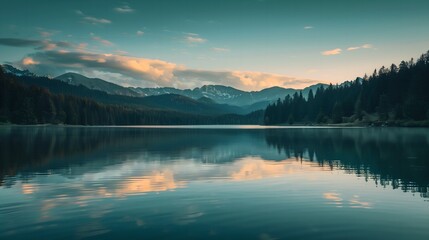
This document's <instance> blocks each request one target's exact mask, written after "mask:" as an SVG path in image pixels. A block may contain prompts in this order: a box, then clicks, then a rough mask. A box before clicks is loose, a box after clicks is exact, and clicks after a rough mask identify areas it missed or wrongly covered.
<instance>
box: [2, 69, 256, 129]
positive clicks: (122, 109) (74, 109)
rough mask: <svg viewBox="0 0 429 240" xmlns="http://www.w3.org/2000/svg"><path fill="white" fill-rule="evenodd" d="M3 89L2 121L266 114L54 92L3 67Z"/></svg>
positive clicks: (235, 118)
mask: <svg viewBox="0 0 429 240" xmlns="http://www.w3.org/2000/svg"><path fill="white" fill-rule="evenodd" d="M59 83H60V82H59ZM58 86H60V85H58ZM79 88H81V89H82V90H84V91H83V92H85V90H87V89H86V88H85V87H83V86H81V87H79ZM0 89H1V90H0V122H4V123H16V124H45V123H53V124H70V125H143V124H257V123H261V121H262V115H263V114H262V111H259V112H255V113H252V114H248V115H237V114H226V115H217V116H215V115H213V116H208V115H198V114H188V113H183V112H178V111H164V110H156V109H149V108H137V107H132V106H121V105H110V104H103V103H99V102H96V101H94V100H91V99H88V98H85V97H76V96H70V95H66V94H58V93H57V94H55V93H51V92H50V91H48V90H47V89H45V88H41V87H35V86H27V85H24V84H22V83H21V82H20V81H19V79H18V77H16V76H13V75H8V74H4V72H3V71H2V69H1V68H0ZM88 91H90V90H88ZM100 94H101V93H100ZM101 95H103V94H101ZM101 95H100V96H101ZM103 96H104V95H103ZM106 97H107V95H106ZM124 98H125V97H124Z"/></svg>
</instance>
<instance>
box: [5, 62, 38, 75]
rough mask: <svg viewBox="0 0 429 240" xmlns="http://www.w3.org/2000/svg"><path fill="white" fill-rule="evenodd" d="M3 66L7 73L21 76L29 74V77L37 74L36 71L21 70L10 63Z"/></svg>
mask: <svg viewBox="0 0 429 240" xmlns="http://www.w3.org/2000/svg"><path fill="white" fill-rule="evenodd" d="M1 66H2V68H3V70H4V71H5V73H8V74H13V75H15V76H19V77H21V76H27V77H34V76H36V75H35V74H34V73H32V72H30V71H28V70H27V69H24V70H20V69H18V68H16V67H14V66H12V65H9V64H3V65H1Z"/></svg>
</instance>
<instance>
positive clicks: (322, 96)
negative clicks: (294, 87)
mask: <svg viewBox="0 0 429 240" xmlns="http://www.w3.org/2000/svg"><path fill="white" fill-rule="evenodd" d="M428 91H429V51H428V52H427V53H425V54H422V55H421V56H420V58H419V59H418V60H417V61H416V62H415V61H414V59H411V60H410V61H402V62H401V63H400V64H399V66H397V65H395V64H392V65H391V66H390V67H388V68H386V67H384V66H383V67H381V68H380V69H378V70H377V69H376V70H374V72H373V74H372V75H370V76H367V75H365V76H364V77H363V78H357V79H356V80H354V81H350V82H345V83H343V84H340V85H335V86H334V85H332V84H331V85H329V86H328V87H326V88H324V87H323V86H322V87H319V88H318V89H317V90H316V92H315V93H314V92H313V91H311V92H310V93H309V94H308V97H307V98H304V97H303V96H302V94H299V93H295V94H294V95H293V96H290V95H288V96H286V97H285V98H284V99H278V100H277V102H275V103H273V104H270V105H269V106H268V107H267V108H266V110H265V116H264V122H265V124H314V123H316V124H338V123H355V124H383V125H384V124H392V125H395V124H396V125H407V124H408V123H414V124H420V125H425V126H427V125H429V124H428V122H429V92H428Z"/></svg>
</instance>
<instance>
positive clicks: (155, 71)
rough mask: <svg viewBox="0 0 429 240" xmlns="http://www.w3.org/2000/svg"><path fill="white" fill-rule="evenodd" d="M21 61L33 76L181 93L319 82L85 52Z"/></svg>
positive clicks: (45, 54)
mask: <svg viewBox="0 0 429 240" xmlns="http://www.w3.org/2000/svg"><path fill="white" fill-rule="evenodd" d="M25 58H31V61H30V60H26V63H27V64H24V60H22V61H20V62H17V63H16V64H17V65H18V66H20V67H21V68H26V69H29V70H30V71H33V72H34V73H36V74H40V75H60V74H63V73H65V72H68V71H74V72H79V73H82V74H85V75H88V76H89V77H94V76H105V77H106V80H108V81H113V82H117V83H119V84H121V85H125V86H138V87H154V86H168V87H177V88H182V89H183V88H194V87H200V86H202V85H207V84H222V85H227V86H232V87H235V88H238V89H244V90H259V89H261V88H267V87H272V86H282V87H293V88H303V87H305V86H308V85H311V84H314V83H317V82H319V81H316V80H311V79H300V78H295V77H290V76H285V75H280V74H271V73H263V72H251V71H209V70H198V69H188V68H186V67H185V66H182V65H178V64H175V63H171V62H167V61H163V60H159V59H147V58H138V57H130V56H124V55H119V54H100V53H90V52H85V51H81V52H68V51H41V52H36V53H33V54H30V55H28V56H26V57H25ZM25 58H24V59H25ZM28 63H34V64H28ZM36 63H37V64H36Z"/></svg>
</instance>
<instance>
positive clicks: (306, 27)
mask: <svg viewBox="0 0 429 240" xmlns="http://www.w3.org/2000/svg"><path fill="white" fill-rule="evenodd" d="M313 28H314V27H313V26H305V27H304V29H305V30H310V29H313Z"/></svg>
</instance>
